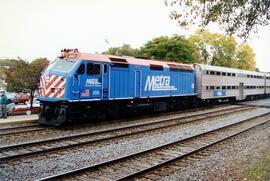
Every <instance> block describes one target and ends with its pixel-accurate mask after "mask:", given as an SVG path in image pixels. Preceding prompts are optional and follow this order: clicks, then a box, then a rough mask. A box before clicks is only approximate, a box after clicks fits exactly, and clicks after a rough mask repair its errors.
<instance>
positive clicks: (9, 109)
mask: <svg viewBox="0 0 270 181" xmlns="http://www.w3.org/2000/svg"><path fill="white" fill-rule="evenodd" d="M15 106H16V105H15V103H13V102H12V101H11V99H8V100H7V113H8V114H10V113H11V112H12V111H13V110H14V109H15ZM0 115H2V111H1V109H0Z"/></svg>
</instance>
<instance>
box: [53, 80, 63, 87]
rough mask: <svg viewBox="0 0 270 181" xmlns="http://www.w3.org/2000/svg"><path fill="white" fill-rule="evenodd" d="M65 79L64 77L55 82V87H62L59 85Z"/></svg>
mask: <svg viewBox="0 0 270 181" xmlns="http://www.w3.org/2000/svg"><path fill="white" fill-rule="evenodd" d="M63 81H64V80H62V78H61V79H60V80H59V81H58V82H57V83H56V84H55V86H54V88H60V87H58V86H59V84H61V82H63Z"/></svg>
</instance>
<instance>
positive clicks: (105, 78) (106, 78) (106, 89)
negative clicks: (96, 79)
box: [102, 64, 110, 99]
mask: <svg viewBox="0 0 270 181" xmlns="http://www.w3.org/2000/svg"><path fill="white" fill-rule="evenodd" d="M109 71H110V70H109V66H108V64H104V65H103V71H102V77H103V78H102V80H103V81H102V85H103V87H102V97H103V99H108V98H109V74H110V73H109Z"/></svg>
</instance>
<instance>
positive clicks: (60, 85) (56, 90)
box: [49, 80, 66, 97]
mask: <svg viewBox="0 0 270 181" xmlns="http://www.w3.org/2000/svg"><path fill="white" fill-rule="evenodd" d="M65 82H66V81H65V80H64V81H62V82H61V83H60V84H59V86H58V87H55V92H54V93H51V94H50V95H49V97H54V96H55V94H56V93H57V92H58V90H59V88H60V89H62V88H63V87H64V84H65Z"/></svg>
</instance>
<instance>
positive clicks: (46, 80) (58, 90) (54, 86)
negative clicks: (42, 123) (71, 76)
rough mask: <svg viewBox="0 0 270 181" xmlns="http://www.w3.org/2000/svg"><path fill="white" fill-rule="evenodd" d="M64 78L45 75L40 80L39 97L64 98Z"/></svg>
mask: <svg viewBox="0 0 270 181" xmlns="http://www.w3.org/2000/svg"><path fill="white" fill-rule="evenodd" d="M65 85H66V77H64V76H60V75H45V76H41V79H40V97H49V98H64V96H65V95H64V94H65Z"/></svg>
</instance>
